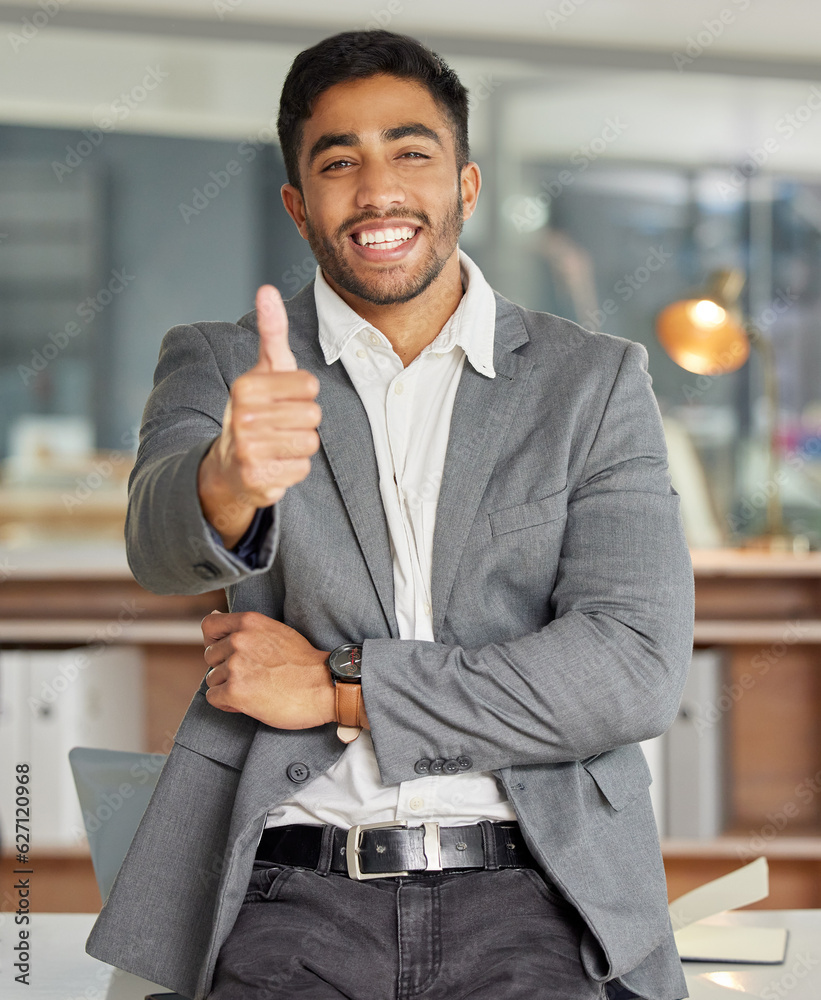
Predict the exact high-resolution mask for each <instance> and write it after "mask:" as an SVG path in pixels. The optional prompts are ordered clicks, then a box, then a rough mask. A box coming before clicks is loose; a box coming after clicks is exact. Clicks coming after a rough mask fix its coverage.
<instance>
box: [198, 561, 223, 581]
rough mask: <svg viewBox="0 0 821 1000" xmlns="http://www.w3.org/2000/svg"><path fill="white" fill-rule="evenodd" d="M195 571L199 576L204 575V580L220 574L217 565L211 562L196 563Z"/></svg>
mask: <svg viewBox="0 0 821 1000" xmlns="http://www.w3.org/2000/svg"><path fill="white" fill-rule="evenodd" d="M194 572H195V573H196V574H197V576H199V577H202V579H203V580H213V579H214V577H215V576H219V575H220V571H219V570H218V569H217V567H216V566H215V565H214V564H213V563H210V562H201V563H196V564H195V565H194Z"/></svg>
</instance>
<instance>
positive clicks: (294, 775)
mask: <svg viewBox="0 0 821 1000" xmlns="http://www.w3.org/2000/svg"><path fill="white" fill-rule="evenodd" d="M285 773H286V774H287V775H288V777H289V778H290V779H291V781H297V782H299V781H305V779H306V778H308V777H310V774H311V772H310V771H309V770H308V765H307V764H302V763H300V762H299V761H297V762H295V763H293V764H289V765H288V768H287V770H286V771H285Z"/></svg>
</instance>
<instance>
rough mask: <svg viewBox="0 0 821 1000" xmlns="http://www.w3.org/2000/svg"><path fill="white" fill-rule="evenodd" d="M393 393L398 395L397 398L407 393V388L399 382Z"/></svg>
mask: <svg viewBox="0 0 821 1000" xmlns="http://www.w3.org/2000/svg"><path fill="white" fill-rule="evenodd" d="M393 391H394V392H395V393H396V395H397V396H401V395H402V393H403V392H404V391H405V387H404V385H402V383H401V382H397V383H396V385H395V386H394V387H393Z"/></svg>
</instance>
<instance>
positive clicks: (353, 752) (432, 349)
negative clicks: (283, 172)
mask: <svg viewBox="0 0 821 1000" xmlns="http://www.w3.org/2000/svg"><path fill="white" fill-rule="evenodd" d="M458 253H459V263H460V268H461V274H462V287H463V289H465V294H464V295H463V296H462V298H461V300H460V301H459V305H458V306H457V307H456V310H455V311H454V313H453V314H452V315H451V317H450V319H448V321H447V322H446V323H445V325H444V326H443V327H442V329H441V331H440V332H439V334H438V336H437V337H436V339H435V340H434V341H433V342H432V343H431V344H429V345H428V346H427V347H425V348H424V350H423V351H422V353H421V354H420V355H419V356H418V357H417V358H415V359H414V360H413V361H412V362H411V363H410V364H409V365H408V367H407V368H404V367H403V365H402V362H401V360H400V359H399V356H398V355H397V354H396V353H395V352H394V350H393V348H392V347H391V345H390V342H389V341H388V339H387V337H385V335H384V334H383V333H381V332H380V331H379V330H377V329H376V328H375V327H374V326H372V325H371V324H370V323H368V322H367V321H366V320H364V319H363V318H362V317H361V316H359V315H358V313H356V312H354V310H353V309H351V307H350V306H349V305H348V304H347V303H346V302H345V301H344V300H343V299H342V298H341V297H340V296H339V295H337V293H336V292H335V291H334V290H333V289H332V288H331V287H330V285H329V284H328V283H327V282H326V281H325V278H324V276H323V274H322V271H321V269H320V268H319V267H317V269H316V281H315V284H314V296H315V299H316V310H317V317H318V320H319V343H320V345H321V347H322V351H323V353H324V355H325V361H326V362H327V363H328V364H329V365H330V364H333V363H334V362H335V361H337V360H338V359H341V361H342V364H343V365H344V366H345V370H346V371H347V373H348V375H349V376H350V379H351V381H352V382H353V385H354V388H355V389H356V391H357V393H358V394H359V398H360V399H361V400H362V404H363V406H364V407H365V411H366V413H367V415H368V420H369V421H370V425H371V434H372V435H373V445H374V450H375V453H376V462H377V467H378V469H379V489H380V493H381V496H382V503H383V506H384V508H385V516H386V519H387V523H388V531H389V534H390V540H391V555H392V557H393V579H394V594H395V608H396V620H397V623H398V626H399V638H400V639H422V640H427V641H429V642H432V641H434V636H433V630H432V622H431V596H430V587H431V561H432V553H433V528H434V524H435V521H436V507H437V503H438V500H439V485H440V483H441V480H442V472H443V469H444V464H445V450H446V448H447V444H448V438H449V435H450V419H451V414H452V412H453V401H454V399H455V397H456V390H457V388H458V385H459V379H460V376H461V374H462V366H463V364H464V361H465V357H466V356H467V358H468V360H469V362H470V364H472V365H473V367H474V368H475V369H476V370H477V371H479V372H481V373H482V374H483V375H485V376H487V377H488V378H495V377H496V373H495V371H494V368H493V340H494V330H495V326H496V300H495V298H494V296H493V290H492V289H491V287H490V285H489V284H488V283H487V281H486V280H485V278H484V275H483V274H482V272H481V271H480V270H479V268H478V267H477V266H476V264H474V263H473V261H472V260H471V259H470V258H469V257H468V256H467V254H465V253H464V252H463V251H462V250H459V251H458ZM366 638H368V636H358V635H352V636H350V637H349V640H350V641H351V642H356V641H359V640H362V639H366ZM365 693H366V694H367V689H365ZM365 704H366V708H367V699H366V703H365ZM402 819H404V820H407V821H408V822H409V823H410V825H412V826H413V825H416V824H418V823H421V822H422V821H427V820H436V821H438V822H440V823H441V824H442V825H443V826H458V825H461V824H466V823H477V822H478V821H479V820H481V819H489V820H515V819H516V813H515V812H514V810H513V807H512V806H511V804H510V802H509V800H508V798H507V796H506V795H505V793H504V789H503V787H502V785H501V783H500V782H499V781H497V779H496V778H495V777H494V775H493V774H492V773H491V772H490V771H483V772H463V773H460V774H428V775H420V776H419V777H418V778H414V779H413V780H408V781H401V782H399V783H398V784H393V785H385V784H383V783H382V780H381V778H380V776H379V768H378V766H377V762H376V755H375V753H374V749H373V742H372V740H371V734H370V731H369V730H367V729H363V730H362V732H361V733H360V734H359V736H358V737H357V738H356V739H355V740H354V741H353V742H352V743H349V744H348V745H347V747H346V748H345V750H344V752H343V753H342V756H341V757H340V758H339V760H337V761H336V763H334V764H333V765H332V766H331V767H330V768H329V769H328V770H327V771H326V772H325V773H324V774H321V775H320V776H319V777H317V778H315V779H314V780H313V781H311V782H309V783H308V784H307V785H306V786H305V787H304V788H300V789H299V790H298V791H296V792H295V793H294V794H293V795H291V796H290V797H289V798H287V799H285V800H284V801H283V802H280V803H279V804H278V805H277V806H276V808H275V809H272V810H270V811H269V813H268V818H267V820H266V826H281V825H284V824H288V823H310V824H317V823H332V824H333V825H335V826H341V827H345V828H348V827H351V826H354V825H355V824H357V823H383V822H390V821H393V820H402Z"/></svg>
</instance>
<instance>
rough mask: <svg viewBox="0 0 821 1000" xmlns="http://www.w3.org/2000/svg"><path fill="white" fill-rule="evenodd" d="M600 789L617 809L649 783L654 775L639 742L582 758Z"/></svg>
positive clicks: (585, 767)
mask: <svg viewBox="0 0 821 1000" xmlns="http://www.w3.org/2000/svg"><path fill="white" fill-rule="evenodd" d="M581 765H582V767H583V768H584V769H585V771H587V773H588V774H589V775H590V777H591V778H592V779H593V780H594V781H595V782H596V785H597V786H598V788H599V791H600V792H601V793H602V795H603V796H604V797H605V798H606V799H607V801H608V802H609V803H610V805H611V806H612V807H613V808H614V809H615V810H617V811H618V810H619V809H623V808H624V807H625V806H626V805H627V804H628V803H629V802H632V801H633V799H634V798H635V797H636V796H637V795H638V794H639V793H640V792H642V791H644V790H645V789H646V788H648V787H649V786H650V784H651V783H652V781H653V777H652V775H651V774H650V768H649V767H648V765H647V760H646V758H645V756H644V752H643V750H642V749H641V747H640V746H639V745H638V743H629V744H627V745H625V746H620V747H616V748H615V750H607V751H606V752H605V753H601V754H597V755H596V756H595V757H591V758H590V759H588V760H583V761H581Z"/></svg>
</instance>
